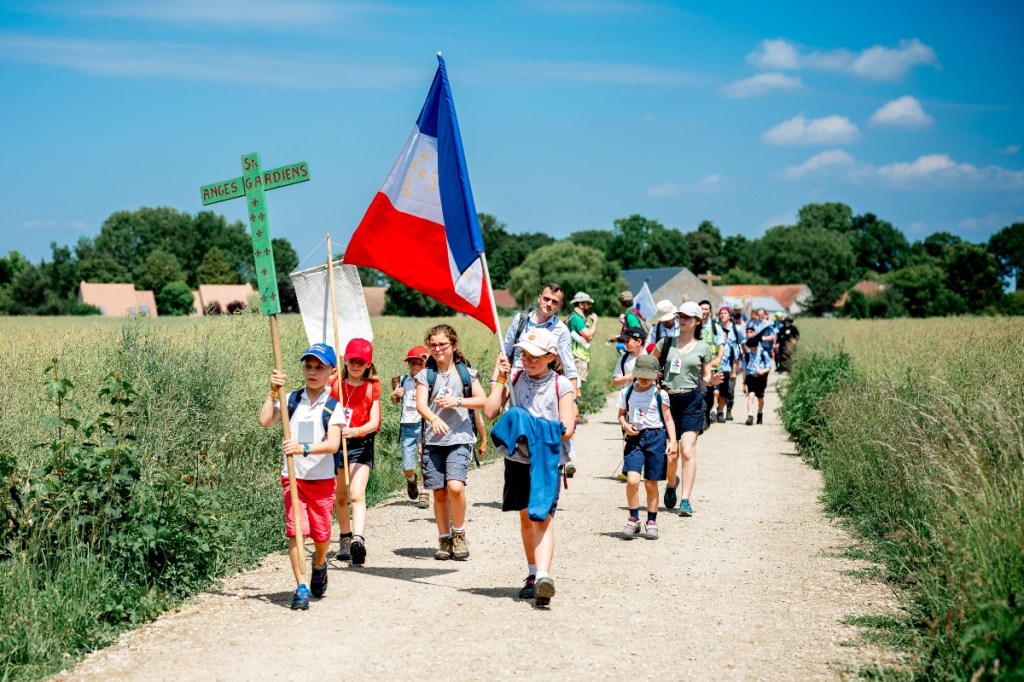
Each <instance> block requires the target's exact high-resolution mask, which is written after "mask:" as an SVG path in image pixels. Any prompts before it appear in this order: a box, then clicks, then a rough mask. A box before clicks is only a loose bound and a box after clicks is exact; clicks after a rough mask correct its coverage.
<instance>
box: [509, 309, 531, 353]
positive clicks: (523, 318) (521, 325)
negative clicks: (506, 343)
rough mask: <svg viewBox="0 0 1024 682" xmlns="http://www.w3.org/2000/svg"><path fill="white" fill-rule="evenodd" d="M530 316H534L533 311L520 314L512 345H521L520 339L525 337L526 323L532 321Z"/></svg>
mask: <svg viewBox="0 0 1024 682" xmlns="http://www.w3.org/2000/svg"><path fill="white" fill-rule="evenodd" d="M530 315H533V310H530V312H528V313H519V322H518V323H516V333H515V334H514V335H513V336H512V345H515V344H517V343H519V337H521V336H522V335H523V331H524V330H525V329H526V323H527V322H528V321H529V320H530Z"/></svg>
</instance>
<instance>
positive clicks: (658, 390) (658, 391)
mask: <svg viewBox="0 0 1024 682" xmlns="http://www.w3.org/2000/svg"><path fill="white" fill-rule="evenodd" d="M631 395H633V384H630V385H629V387H628V388H627V389H626V399H625V401H624V402H625V403H626V409H627V410H629V396H631ZM654 396H655V397H656V398H657V399H658V416H659V417H661V428H663V429H667V428H668V425H667V424H666V423H665V413H664V412H662V411H661V406H662V405H664V403H663V402H662V400H661V387H659V386H655V387H654Z"/></svg>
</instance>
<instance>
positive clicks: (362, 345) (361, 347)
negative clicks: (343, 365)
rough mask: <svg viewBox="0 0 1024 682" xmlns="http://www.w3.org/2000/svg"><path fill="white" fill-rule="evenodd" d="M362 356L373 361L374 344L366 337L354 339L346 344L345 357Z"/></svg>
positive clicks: (347, 358) (361, 357) (367, 360)
mask: <svg viewBox="0 0 1024 682" xmlns="http://www.w3.org/2000/svg"><path fill="white" fill-rule="evenodd" d="M351 358H360V359H362V360H364V361H366V362H368V363H369V362H373V344H372V343H370V342H369V341H367V340H366V339H352V340H351V341H349V342H348V345H347V346H345V359H346V360H349V359H351Z"/></svg>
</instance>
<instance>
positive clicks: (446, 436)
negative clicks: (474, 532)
mask: <svg viewBox="0 0 1024 682" xmlns="http://www.w3.org/2000/svg"><path fill="white" fill-rule="evenodd" d="M425 340H426V342H427V348H429V349H430V355H431V357H430V359H429V360H427V367H426V368H425V369H423V370H422V371H420V373H419V374H417V375H416V411H417V412H419V413H420V416H421V417H423V419H424V420H425V422H426V424H427V426H426V428H425V429H424V433H423V487H424V488H426V489H427V490H430V491H432V492H433V494H434V520H435V521H436V522H437V534H438V550H437V552H436V553H435V554H434V558H435V559H438V560H444V559H457V560H459V561H463V560H465V559H468V558H469V542H468V541H467V540H466V478H467V477H468V475H469V461H470V459H472V457H473V446H474V445H475V444H476V434H475V433H474V431H473V416H472V415H471V414H470V410H479V409H481V408H482V407H483V406H484V402H485V401H486V396H485V395H484V389H483V387H482V386H481V385H480V375H479V373H478V372H477V371H476V370H474V369H471V368H469V367H467V366H466V364H465V358H464V357H463V355H462V352H461V351H460V350H459V336H458V334H457V333H456V332H455V329H453V328H452V327H451V326H449V325H447V324H439V325H437V326H435V327H431V328H430V329H428V330H427V334H426V339H425ZM467 383H468V384H469V386H470V391H469V397H466V391H465V386H466V384H467Z"/></svg>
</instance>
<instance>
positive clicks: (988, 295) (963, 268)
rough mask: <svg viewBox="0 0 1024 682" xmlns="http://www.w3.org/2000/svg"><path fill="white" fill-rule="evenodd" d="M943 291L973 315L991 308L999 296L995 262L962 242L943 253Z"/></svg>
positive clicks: (975, 246) (997, 270) (983, 251)
mask: <svg viewBox="0 0 1024 682" xmlns="http://www.w3.org/2000/svg"><path fill="white" fill-rule="evenodd" d="M944 264H945V266H946V287H947V288H948V289H949V291H951V292H952V293H954V294H956V295H957V296H959V297H960V298H961V299H963V300H964V301H966V303H967V305H968V306H969V307H970V309H972V310H973V311H974V312H981V310H982V309H983V308H984V307H985V306H989V305H995V304H996V303H998V302H999V299H1000V298H1002V296H1003V280H1002V279H1001V278H1000V276H999V261H997V260H996V257H995V256H993V255H992V254H991V253H989V252H987V251H986V250H985V249H983V248H982V247H980V246H978V245H976V244H969V243H967V242H962V243H960V244H954V245H953V246H950V247H949V248H948V249H947V250H946V257H945V259H944Z"/></svg>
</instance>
